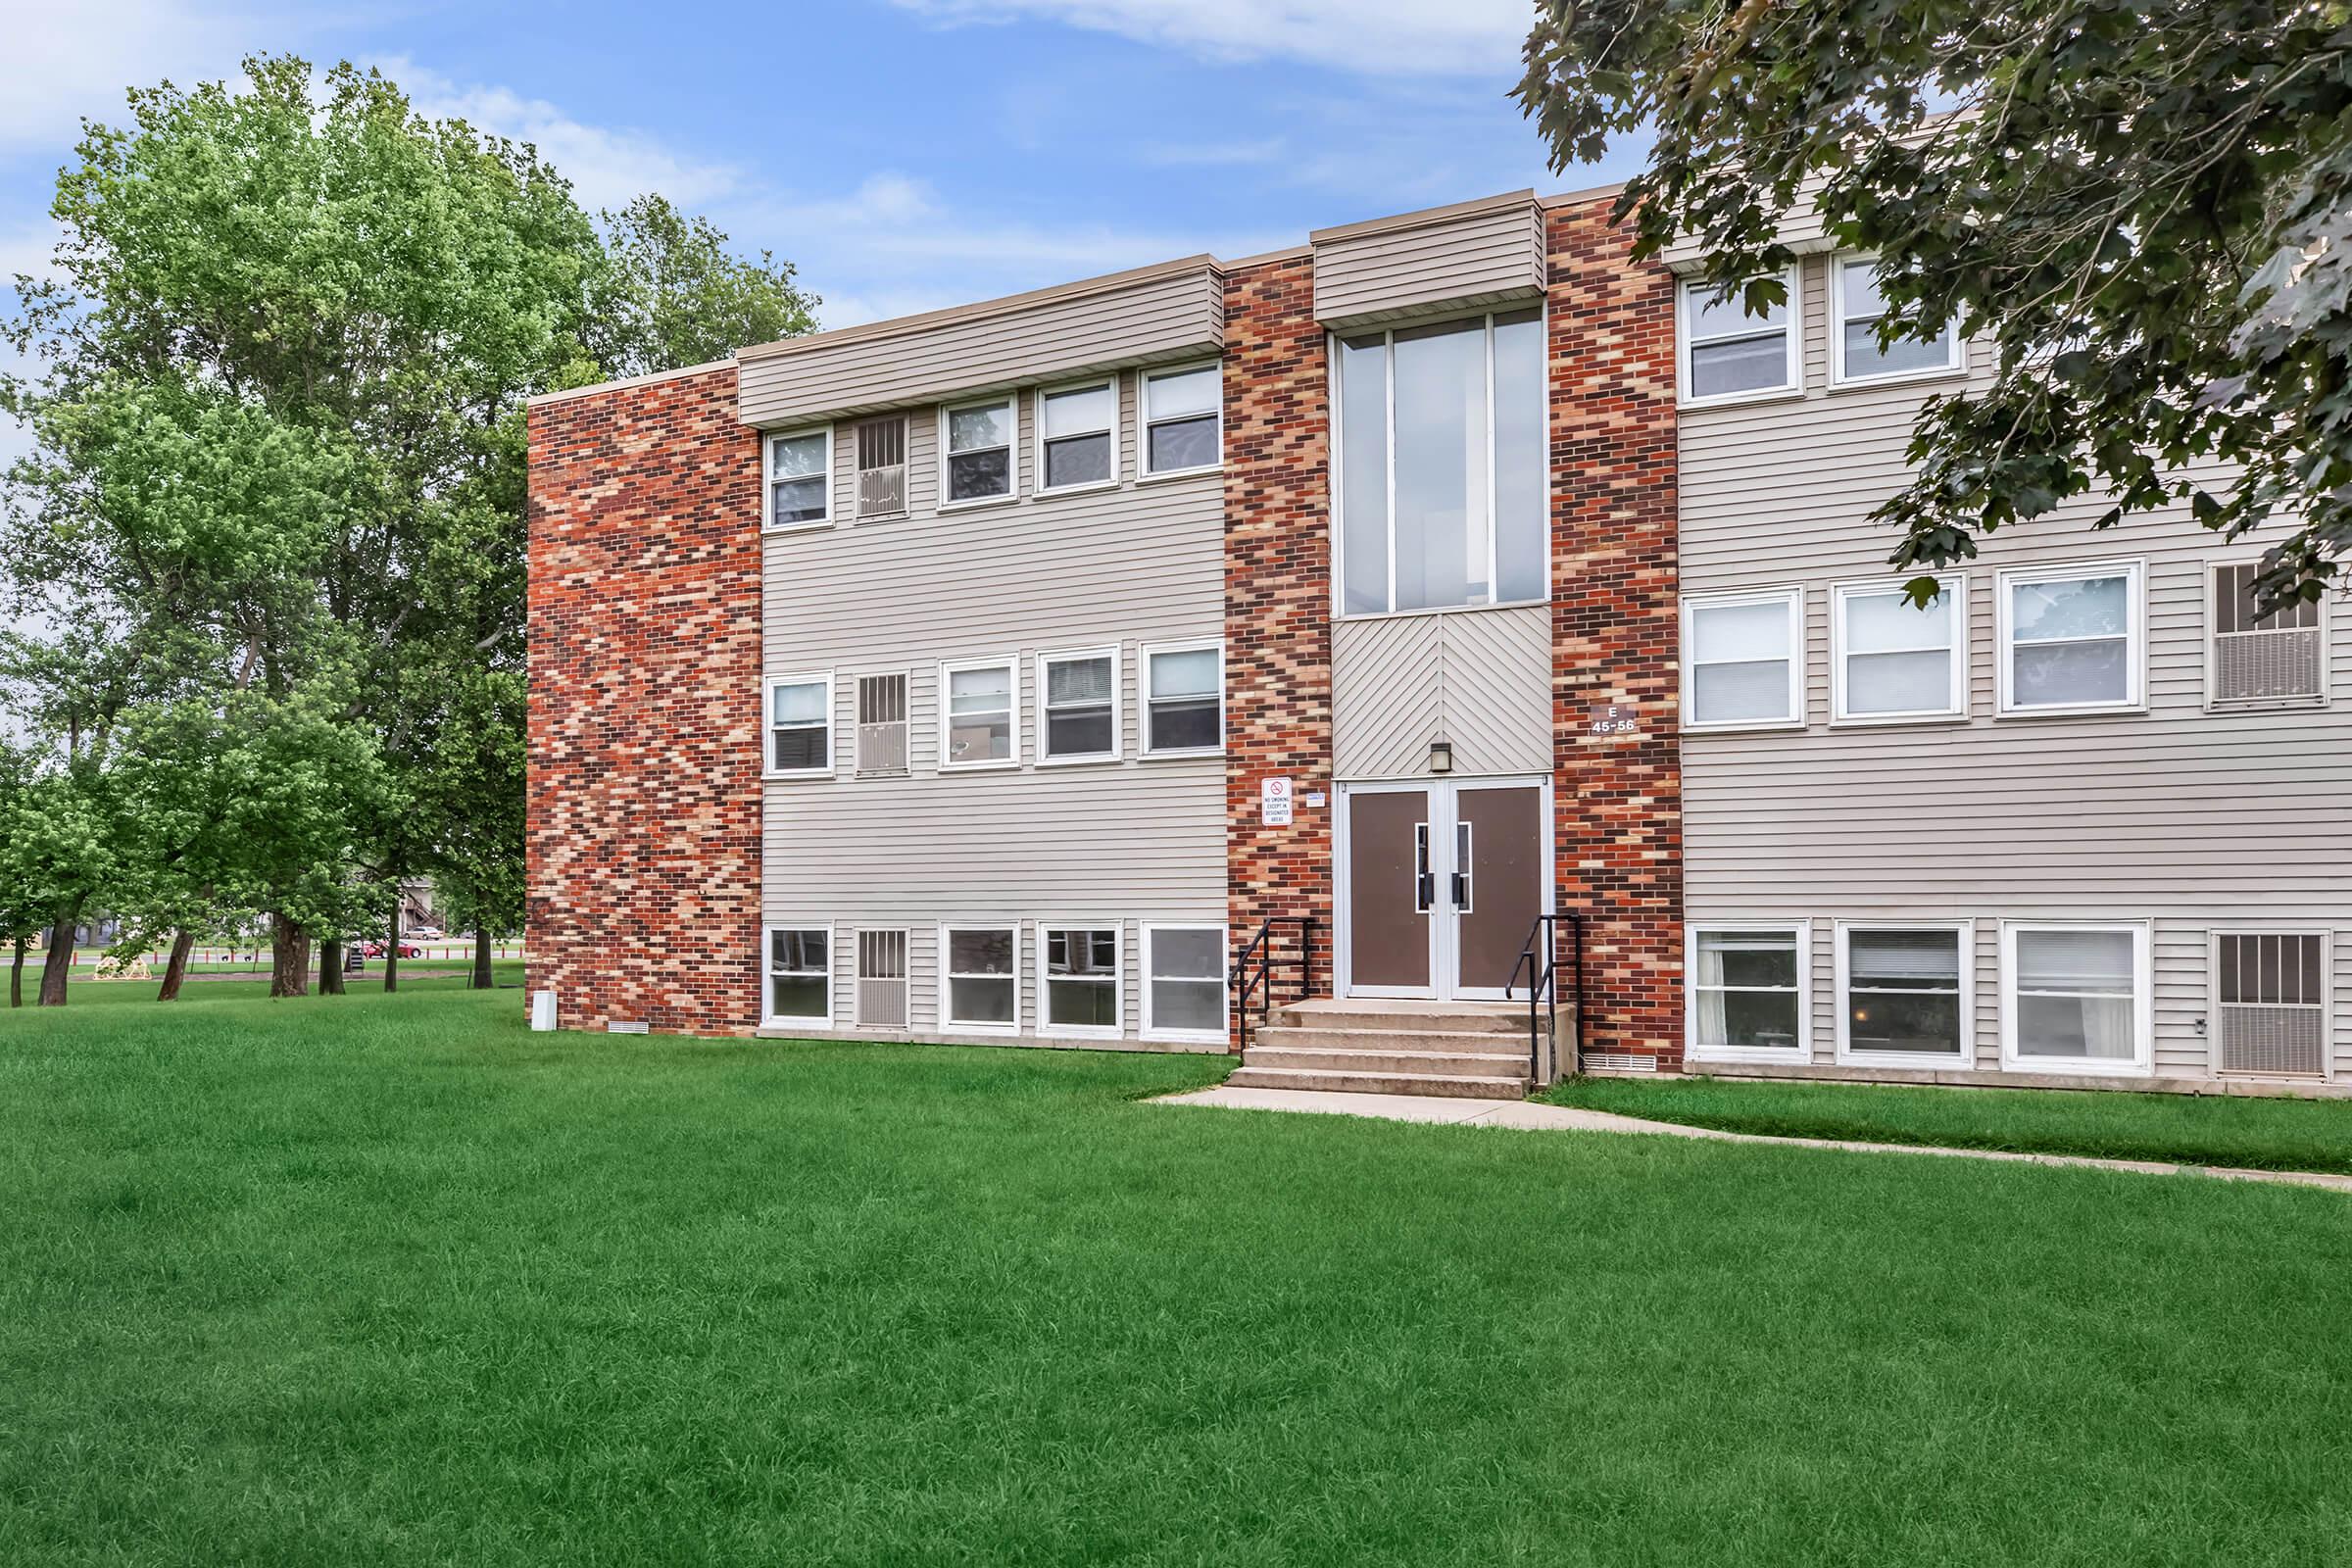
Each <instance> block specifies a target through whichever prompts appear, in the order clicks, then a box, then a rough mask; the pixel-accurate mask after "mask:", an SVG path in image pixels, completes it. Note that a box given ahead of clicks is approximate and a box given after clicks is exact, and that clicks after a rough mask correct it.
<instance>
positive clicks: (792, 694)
mask: <svg viewBox="0 0 2352 1568" xmlns="http://www.w3.org/2000/svg"><path fill="white" fill-rule="evenodd" d="M767 770H768V772H769V773H771V774H780V775H785V776H788V777H804V778H813V777H817V776H820V775H824V774H829V773H831V772H832V771H833V677H832V676H830V675H788V676H786V677H784V678H783V679H781V680H771V681H769V682H768V683H767Z"/></svg>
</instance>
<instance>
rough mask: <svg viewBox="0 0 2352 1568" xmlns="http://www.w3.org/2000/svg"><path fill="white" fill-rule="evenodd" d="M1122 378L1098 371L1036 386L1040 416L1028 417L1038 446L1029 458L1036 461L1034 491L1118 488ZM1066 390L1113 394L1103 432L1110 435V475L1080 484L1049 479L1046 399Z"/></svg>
mask: <svg viewBox="0 0 2352 1568" xmlns="http://www.w3.org/2000/svg"><path fill="white" fill-rule="evenodd" d="M1119 380H1120V378H1119V377H1118V376H1116V375H1108V376H1103V375H1098V376H1094V377H1091V378H1089V379H1087V380H1084V381H1060V382H1056V383H1054V385H1053V386H1041V387H1039V388H1038V389H1037V391H1036V393H1035V394H1034V403H1035V406H1036V409H1037V417H1035V418H1033V419H1031V420H1030V421H1029V423H1030V425H1031V426H1032V428H1031V430H1030V432H1029V435H1030V445H1031V446H1032V447H1033V448H1034V449H1035V450H1034V451H1033V452H1032V454H1031V456H1030V461H1031V463H1032V464H1033V465H1034V466H1033V467H1032V468H1031V469H1030V471H1031V472H1032V473H1034V474H1035V475H1036V476H1037V482H1036V484H1034V485H1033V486H1031V488H1030V493H1031V494H1032V495H1038V496H1075V495H1084V494H1086V493H1087V492H1088V491H1090V490H1116V489H1117V488H1118V487H1119V474H1120V470H1121V468H1122V467H1123V466H1124V465H1123V464H1122V463H1121V462H1120V454H1119V433H1120V432H1119V424H1120V421H1119V393H1120V390H1121V388H1120V386H1119ZM1064 392H1108V393H1109V394H1110V428H1109V429H1108V430H1107V431H1106V432H1104V433H1105V434H1107V435H1108V436H1109V437H1110V477H1109V478H1107V479H1088V480H1084V481H1082V482H1081V483H1078V484H1055V485H1049V484H1048V483H1046V399H1048V398H1050V397H1054V396H1057V395H1059V394H1061V393H1064ZM1080 433H1081V434H1090V435H1091V434H1093V433H1094V432H1092V431H1082V432H1080Z"/></svg>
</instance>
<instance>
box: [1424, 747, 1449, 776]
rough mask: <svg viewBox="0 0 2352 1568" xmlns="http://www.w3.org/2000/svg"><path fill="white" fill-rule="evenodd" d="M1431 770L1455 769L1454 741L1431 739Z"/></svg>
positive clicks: (1440, 771)
mask: <svg viewBox="0 0 2352 1568" xmlns="http://www.w3.org/2000/svg"><path fill="white" fill-rule="evenodd" d="M1429 770H1430V771H1431V772H1432V773H1450V772H1452V771H1453V742H1451V741H1431V742H1430V743H1429Z"/></svg>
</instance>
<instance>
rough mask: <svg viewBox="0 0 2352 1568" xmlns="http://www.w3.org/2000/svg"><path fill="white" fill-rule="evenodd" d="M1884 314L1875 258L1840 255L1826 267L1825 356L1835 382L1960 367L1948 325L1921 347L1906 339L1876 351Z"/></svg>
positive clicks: (1956, 336)
mask: <svg viewBox="0 0 2352 1568" xmlns="http://www.w3.org/2000/svg"><path fill="white" fill-rule="evenodd" d="M1886 316H1887V301H1886V299H1885V297H1884V296H1883V295H1881V294H1880V292H1879V264H1878V261H1877V259H1876V258H1875V257H1869V256H1840V257H1838V259H1837V260H1836V261H1835V262H1834V263H1832V264H1831V267H1830V320H1831V332H1830V352H1831V354H1832V356H1833V357H1834V359H1835V361H1836V368H1837V377H1836V378H1837V379H1838V380H1839V381H1875V380H1886V379H1892V378H1896V377H1902V376H1914V375H1944V374H1948V373H1950V372H1951V371H1954V370H1957V369H1959V368H1962V364H1963V361H1962V357H1961V352H1960V333H1959V330H1958V329H1957V327H1955V326H1952V325H1949V324H1947V325H1946V326H1945V327H1944V329H1943V331H1942V333H1941V335H1939V336H1937V337H1936V338H1934V339H1931V340H1930V341H1927V342H1924V343H1923V342H1921V341H1920V340H1919V339H1918V338H1913V337H1907V338H1898V339H1896V340H1895V341H1894V342H1892V343H1889V344H1887V346H1886V347H1884V348H1882V347H1880V346H1879V322H1880V321H1881V320H1882V319H1885V318H1886Z"/></svg>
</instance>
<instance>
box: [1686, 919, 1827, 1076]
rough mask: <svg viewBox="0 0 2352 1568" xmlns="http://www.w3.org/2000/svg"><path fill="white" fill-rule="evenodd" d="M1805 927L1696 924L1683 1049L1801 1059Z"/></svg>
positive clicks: (1805, 1033) (1804, 1030)
mask: <svg viewBox="0 0 2352 1568" xmlns="http://www.w3.org/2000/svg"><path fill="white" fill-rule="evenodd" d="M1807 930H1808V927H1806V926H1805V925H1804V924H1803V923H1801V922H1799V923H1798V924H1795V925H1786V926H1700V927H1694V928H1693V929H1692V931H1691V1001H1690V1007H1691V1051H1692V1052H1693V1053H1694V1054H1700V1055H1705V1054H1716V1055H1728V1056H1742V1055H1747V1056H1753V1055H1764V1056H1771V1057H1784V1056H1785V1057H1791V1058H1801V1057H1802V1056H1803V1055H1804V1054H1805V1045H1806V1040H1807V1037H1808V1031H1807V1020H1806V1017H1805V982H1804V977H1805V945H1806V940H1807V939H1806V932H1807Z"/></svg>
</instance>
